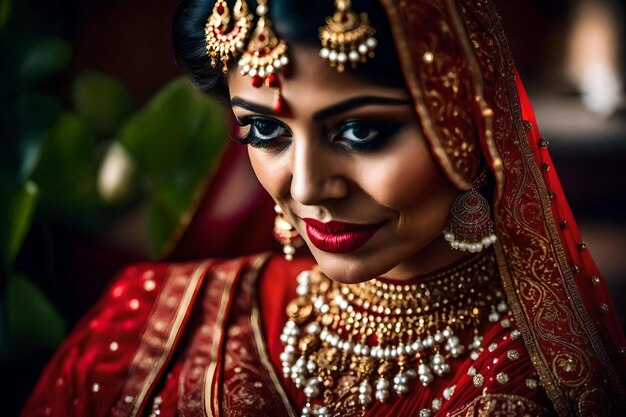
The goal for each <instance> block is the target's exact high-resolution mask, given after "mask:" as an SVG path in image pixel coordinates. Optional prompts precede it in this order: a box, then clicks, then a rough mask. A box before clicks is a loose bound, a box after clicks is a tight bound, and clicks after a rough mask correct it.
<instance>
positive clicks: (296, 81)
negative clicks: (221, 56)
mask: <svg viewBox="0 0 626 417" xmlns="http://www.w3.org/2000/svg"><path fill="white" fill-rule="evenodd" d="M289 58H290V62H291V65H292V71H291V74H290V76H289V77H288V78H286V77H284V76H282V75H280V79H281V93H282V95H283V97H284V98H285V99H286V100H287V102H288V103H289V105H290V107H291V108H293V109H294V110H295V111H297V112H309V111H315V110H317V109H318V108H319V107H323V106H324V105H325V104H332V103H334V102H336V101H339V100H343V99H346V98H350V97H355V96H362V95H377V96H384V97H398V98H406V97H407V96H408V95H407V93H406V91H405V90H404V89H402V88H392V87H387V86H382V85H377V84H375V83H373V82H368V81H366V80H365V79H363V78H362V77H357V76H355V75H354V73H352V72H351V71H349V70H347V71H345V72H343V73H341V74H340V73H338V72H337V71H336V70H335V69H333V68H332V67H331V66H330V65H329V64H328V63H327V62H325V61H323V60H322V59H321V58H320V57H319V49H318V48H315V47H311V46H304V45H293V46H290V49H289ZM228 86H229V90H230V96H231V98H233V97H240V98H243V99H245V100H248V101H252V102H255V103H258V104H263V105H267V106H269V107H271V105H272V103H273V102H274V100H275V99H276V89H275V88H268V87H265V86H263V87H261V88H256V87H253V86H252V83H251V79H250V77H247V76H242V75H241V74H240V73H239V72H238V71H236V70H234V71H233V74H232V75H231V76H230V77H229V81H228ZM294 113H295V112H294Z"/></svg>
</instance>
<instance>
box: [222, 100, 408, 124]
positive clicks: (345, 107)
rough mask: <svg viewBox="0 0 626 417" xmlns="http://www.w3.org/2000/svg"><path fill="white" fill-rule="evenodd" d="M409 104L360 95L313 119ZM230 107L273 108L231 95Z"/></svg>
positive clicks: (260, 110) (259, 110)
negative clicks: (368, 108)
mask: <svg viewBox="0 0 626 417" xmlns="http://www.w3.org/2000/svg"><path fill="white" fill-rule="evenodd" d="M409 104H411V102H410V101H409V100H407V99H403V98H395V97H380V96H361V97H352V98H349V99H347V100H344V101H340V102H339V103H336V104H333V105H331V106H328V107H326V108H324V109H322V110H319V111H317V112H315V113H314V114H313V120H314V121H315V122H320V121H322V120H324V119H327V118H329V117H331V116H335V115H338V114H341V113H345V112H347V111H350V110H354V109H356V108H358V107H365V106H372V105H385V106H406V105H409ZM230 105H231V107H241V108H242V109H246V110H250V111H252V112H255V113H258V114H263V115H266V116H271V115H273V114H274V110H273V109H272V108H271V107H267V106H264V105H262V104H257V103H252V102H250V101H246V100H244V99H242V98H241V97H233V98H232V99H231V100H230Z"/></svg>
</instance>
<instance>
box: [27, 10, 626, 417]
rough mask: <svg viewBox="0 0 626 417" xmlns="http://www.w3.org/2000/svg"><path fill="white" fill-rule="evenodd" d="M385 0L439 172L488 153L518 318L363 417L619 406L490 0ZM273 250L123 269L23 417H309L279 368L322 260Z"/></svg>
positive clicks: (475, 167)
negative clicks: (293, 314)
mask: <svg viewBox="0 0 626 417" xmlns="http://www.w3.org/2000/svg"><path fill="white" fill-rule="evenodd" d="M381 3H382V4H383V5H384V7H385V9H386V11H387V14H388V18H389V21H390V26H391V28H392V31H393V35H394V39H395V42H396V48H397V50H398V54H399V56H400V60H401V64H402V67H403V71H404V74H405V78H406V83H407V86H408V89H409V91H410V93H411V95H412V98H413V100H414V104H415V109H416V113H417V115H418V116H419V118H420V121H421V124H422V126H423V129H424V132H425V135H426V138H427V139H428V141H429V143H430V147H431V150H432V152H433V155H434V156H435V158H436V159H437V161H438V162H439V163H440V165H441V167H442V168H443V170H444V172H445V173H446V175H447V176H448V178H449V179H450V181H451V182H452V183H453V184H455V185H456V186H457V188H458V189H460V190H467V189H469V188H470V187H471V181H472V179H473V178H474V177H475V176H476V174H477V173H478V172H479V170H480V167H481V163H486V164H487V165H488V167H489V169H490V172H491V174H492V177H493V182H494V184H495V197H494V201H493V208H494V217H495V223H496V234H497V235H498V243H497V244H496V246H495V255H496V258H497V267H498V272H499V276H500V278H501V282H502V287H503V289H504V291H505V293H506V297H507V301H508V304H509V306H510V308H511V313H510V322H511V323H512V326H509V327H507V326H505V325H503V324H502V323H493V324H491V325H490V326H489V327H487V328H485V329H482V334H483V336H484V337H485V339H484V343H483V346H484V347H485V350H484V351H483V353H481V355H480V356H479V357H478V358H477V359H476V361H475V362H474V363H473V364H472V365H471V367H470V365H469V363H465V362H462V361H461V362H459V363H457V364H456V365H455V371H454V373H453V374H454V375H451V376H450V377H448V378H443V379H441V380H440V381H439V382H437V383H436V384H434V385H433V386H430V387H429V388H428V389H419V390H415V391H414V392H411V393H409V394H407V395H406V396H405V397H403V398H400V399H399V400H398V401H394V402H390V403H388V404H376V405H375V406H373V407H372V408H371V409H369V410H368V412H367V414H366V415H367V416H368V417H373V416H376V417H378V416H397V415H421V413H422V410H423V409H424V408H426V407H429V408H433V409H434V408H435V407H433V400H440V402H441V404H437V405H439V406H438V407H437V409H436V411H435V414H434V415H446V416H447V415H450V416H474V415H479V416H483V415H485V416H486V415H501V416H515V415H520V416H521V415H533V416H536V415H553V414H555V413H556V414H558V415H560V416H593V415H597V416H604V415H611V414H616V415H620V410H624V409H626V405H625V404H624V401H625V400H624V398H625V397H626V396H625V393H624V385H623V378H624V375H625V367H626V365H625V359H624V355H626V347H624V346H626V341H625V340H624V335H623V332H622V330H621V326H620V324H619V320H618V319H617V316H616V314H615V311H614V308H613V304H612V301H611V299H610V296H609V294H608V292H607V289H606V285H605V283H604V282H603V280H602V278H601V277H600V274H599V272H598V270H597V268H596V266H595V264H594V263H593V260H592V259H591V256H590V255H589V252H588V251H587V250H586V249H587V246H586V244H585V243H584V242H583V241H582V240H581V237H580V232H579V230H578V228H577V226H576V223H575V220H574V218H573V216H572V213H571V211H570V209H569V206H568V204H567V201H566V199H565V196H564V194H563V191H562V189H561V186H560V184H559V181H558V177H557V175H556V171H555V169H554V167H553V166H552V162H551V160H550V156H549V153H548V149H547V142H546V141H545V140H543V139H542V138H541V136H540V134H539V130H538V128H537V126H536V122H535V119H534V115H533V112H532V108H531V106H530V103H529V101H528V98H527V96H526V93H525V91H524V89H523V86H522V83H521V81H520V80H519V77H518V76H517V74H516V72H515V68H514V65H513V63H512V58H511V55H510V51H509V50H508V46H507V43H506V38H505V37H504V34H503V32H502V29H501V27H500V21H499V18H498V16H497V14H496V12H495V11H494V9H493V6H492V4H491V2H490V1H489V0H480V1H470V0H381ZM426 57H428V59H426ZM266 258H267V256H264V255H262V256H258V257H250V258H242V259H238V260H233V261H227V262H226V261H215V260H213V261H206V262H203V263H190V264H185V265H140V266H133V267H130V268H128V269H127V270H125V271H124V272H122V274H121V275H120V276H119V277H118V279H117V281H116V283H115V284H113V286H112V287H111V288H110V290H109V291H107V293H106V294H105V296H104V297H103V299H102V300H101V301H100V303H99V304H98V305H97V306H95V307H94V309H93V310H92V312H91V313H89V315H88V316H87V317H86V318H85V319H84V320H83V321H82V322H81V323H80V324H79V326H78V327H77V329H76V330H75V331H74V332H73V333H72V335H71V336H70V338H69V339H68V340H67V341H66V343H65V344H64V345H63V346H62V348H61V349H60V350H59V352H58V353H57V354H56V356H55V357H54V359H53V360H52V362H51V364H50V365H49V366H48V368H47V369H46V370H45V371H44V373H43V375H42V378H41V380H40V382H39V384H38V385H37V387H36V389H35V391H34V393H33V395H32V396H31V399H30V400H29V402H28V404H27V406H26V408H25V409H24V412H23V416H24V417H27V416H40V415H44V416H45V415H50V416H73V415H76V416H106V415H113V416H138V415H154V416H156V415H162V416H174V415H180V416H204V415H209V416H221V415H224V416H270V415H271V416H295V415H297V414H296V411H295V410H296V409H298V408H299V407H301V406H302V404H303V397H302V394H301V393H300V392H299V390H297V389H296V388H295V387H294V386H292V385H291V384H290V382H289V381H287V380H285V379H284V378H283V377H282V376H280V372H279V371H280V360H279V359H278V355H279V353H280V351H281V347H282V346H281V342H280V340H279V336H280V332H281V329H282V327H283V325H284V323H285V322H286V320H287V318H286V315H285V306H286V304H287V302H288V301H289V300H291V299H292V298H293V297H294V293H295V286H296V283H295V277H296V275H297V274H298V273H299V272H300V271H301V270H303V269H306V268H309V267H310V266H311V263H312V261H311V260H296V261H295V262H293V263H287V262H284V261H282V260H281V259H280V258H276V257H275V258H271V259H270V260H269V261H268V260H267V259H266ZM516 330H517V331H516ZM511 352H514V353H511ZM501 374H504V375H505V377H503V376H501ZM424 415H425V414H424Z"/></svg>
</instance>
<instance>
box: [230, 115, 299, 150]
mask: <svg viewBox="0 0 626 417" xmlns="http://www.w3.org/2000/svg"><path fill="white" fill-rule="evenodd" d="M237 124H238V125H239V134H238V135H237V136H236V137H234V138H233V139H234V140H235V141H236V142H238V143H241V144H243V145H250V146H252V147H254V148H262V149H266V148H271V147H273V146H275V145H276V141H277V140H278V139H279V138H291V130H289V128H288V127H287V126H285V125H284V124H282V123H281V122H279V121H278V120H275V119H272V118H269V117H260V116H249V117H244V118H241V119H239V118H237Z"/></svg>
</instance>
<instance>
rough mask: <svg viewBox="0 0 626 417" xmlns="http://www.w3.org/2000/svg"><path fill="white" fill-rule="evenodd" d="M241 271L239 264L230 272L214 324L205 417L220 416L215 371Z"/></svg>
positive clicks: (204, 402) (205, 384) (205, 380)
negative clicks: (214, 382)
mask: <svg viewBox="0 0 626 417" xmlns="http://www.w3.org/2000/svg"><path fill="white" fill-rule="evenodd" d="M241 262H243V261H241ZM240 269H241V263H240V264H239V267H237V268H233V269H232V270H231V271H230V274H229V275H228V277H227V278H226V280H225V282H224V288H223V289H222V296H221V298H220V304H219V306H220V307H219V310H218V313H217V318H216V319H215V323H214V324H213V329H214V332H213V341H212V344H211V362H210V363H209V366H208V367H207V370H206V373H205V376H204V392H203V395H202V402H203V404H204V407H203V408H204V413H205V416H207V417H218V416H219V398H216V397H217V395H215V394H216V393H214V392H212V390H213V381H214V379H215V370H216V368H217V362H218V356H219V349H220V346H221V342H222V337H223V333H224V331H223V330H224V329H223V325H224V319H225V318H226V310H227V307H228V301H229V299H230V297H231V290H232V288H233V284H234V282H235V278H237V275H238V274H239V272H240ZM207 399H212V400H213V405H212V406H213V407H215V410H217V412H216V413H215V414H213V411H212V409H211V404H210V401H207Z"/></svg>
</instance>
